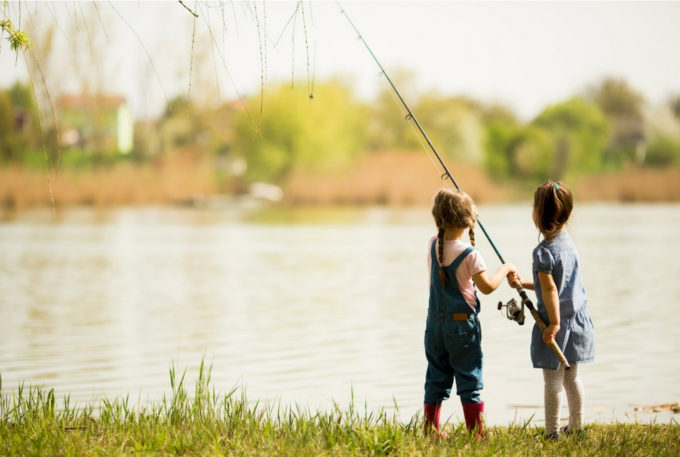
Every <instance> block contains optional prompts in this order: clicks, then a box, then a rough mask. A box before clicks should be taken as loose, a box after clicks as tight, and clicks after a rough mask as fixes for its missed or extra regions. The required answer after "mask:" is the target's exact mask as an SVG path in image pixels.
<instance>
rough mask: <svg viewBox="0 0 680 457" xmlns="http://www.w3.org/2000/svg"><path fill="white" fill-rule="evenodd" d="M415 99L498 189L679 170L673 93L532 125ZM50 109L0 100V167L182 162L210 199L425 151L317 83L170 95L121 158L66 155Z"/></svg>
mask: <svg viewBox="0 0 680 457" xmlns="http://www.w3.org/2000/svg"><path fill="white" fill-rule="evenodd" d="M402 79H403V78H402ZM407 79H408V78H407ZM402 83H403V85H404V86H408V83H409V81H408V80H403V81H400V82H398V84H402ZM51 98H53V99H54V98H55V97H54V96H53V97H51ZM414 98H415V99H413V100H410V103H411V106H410V107H411V110H412V111H413V113H414V114H415V115H416V116H417V118H418V121H419V122H420V124H421V125H422V126H423V127H424V129H425V131H426V132H427V134H428V136H429V137H430V139H431V140H432V143H433V144H434V145H435V147H436V148H437V150H438V151H439V153H440V154H441V155H442V156H443V157H444V158H445V159H450V160H452V161H456V162H468V163H469V164H473V165H475V166H478V167H480V168H483V169H484V170H485V171H486V172H487V173H488V174H489V175H490V176H491V177H492V178H493V179H494V180H496V181H501V182H502V181H508V182H523V183H527V184H529V183H530V184H533V183H535V182H540V181H542V180H545V179H547V178H553V179H571V180H573V179H576V178H578V177H581V176H584V175H588V174H593V173H603V172H608V173H611V172H617V171H620V170H630V169H631V168H635V169H650V168H668V167H678V168H680V95H679V96H675V97H670V98H669V99H668V100H667V102H666V103H665V104H664V105H662V106H651V105H650V104H649V103H647V101H646V100H645V99H644V98H643V96H642V95H641V94H640V93H639V92H638V91H636V90H635V88H633V87H631V86H630V85H629V84H627V83H626V81H623V80H620V79H614V78H609V79H604V80H602V81H599V82H597V83H595V84H593V85H592V86H591V87H589V88H587V89H586V90H584V91H583V93H580V94H574V96H573V97H571V98H569V99H566V100H563V101H561V102H559V103H556V104H554V105H551V106H546V107H545V108H544V109H543V110H542V112H540V114H538V116H536V117H535V118H534V119H531V120H529V121H522V120H520V119H519V118H518V116H517V115H516V114H515V113H513V111H512V109H511V108H510V107H507V106H500V105H490V104H486V103H484V102H482V101H479V100H474V99H471V98H467V97H460V96H449V95H445V94H440V93H436V92H426V93H422V94H419V95H417V96H416V97H414ZM44 104H45V103H44V101H43V102H42V105H44ZM38 105H41V103H39V104H38ZM55 105H56V104H55V103H52V104H51V105H50V106H43V107H42V108H41V117H40V119H39V118H38V113H37V111H36V103H35V101H34V92H33V90H32V88H31V86H30V85H27V84H21V83H16V84H14V85H13V86H12V87H10V88H8V89H4V90H0V163H1V164H2V166H3V167H5V168H7V167H20V168H29V169H30V168H34V169H35V168H38V169H44V168H45V165H46V158H47V165H48V168H49V169H50V170H56V169H60V170H68V169H77V170H80V171H81V172H85V171H87V170H90V169H91V170H101V169H106V168H107V167H115V166H118V165H120V164H128V165H130V164H131V165H133V166H160V165H159V164H163V163H167V162H168V161H172V160H181V161H182V167H192V166H199V165H200V166H203V167H205V166H206V164H208V168H209V169H210V170H212V171H211V172H210V175H211V176H210V178H209V179H212V180H214V186H213V187H211V189H213V190H214V191H215V192H223V193H239V192H246V191H247V189H248V188H249V185H250V184H252V183H253V182H267V183H273V184H278V185H282V186H284V187H285V184H286V182H287V180H288V179H289V178H290V177H291V176H292V175H294V174H296V173H298V174H299V173H304V174H314V173H321V174H329V173H335V174H338V173H342V172H344V171H347V170H350V169H351V168H352V167H353V166H354V165H355V164H356V163H357V161H358V160H360V159H361V158H364V157H367V156H370V155H372V154H376V153H382V152H385V151H399V152H400V153H407V152H409V151H413V152H414V153H415V152H416V151H417V152H418V153H419V154H422V151H423V150H424V149H425V150H426V149H427V146H426V145H425V143H424V142H423V140H422V138H421V137H420V135H419V134H418V133H417V131H416V130H415V128H414V127H413V125H412V122H411V121H408V120H407V119H406V117H405V113H404V110H403V108H402V107H401V105H400V104H399V103H398V101H396V100H395V96H394V94H393V93H392V92H391V90H390V89H389V88H386V89H385V90H384V92H383V93H381V94H379V96H378V97H377V98H376V99H375V100H374V101H372V102H365V101H360V100H359V99H358V98H357V97H356V96H355V95H354V94H353V92H352V89H351V84H348V83H346V82H343V81H341V80H337V79H334V80H328V81H324V82H317V83H316V84H315V87H314V91H313V94H312V93H310V91H309V85H308V84H305V82H301V83H299V84H291V83H286V84H273V85H269V86H265V87H264V89H263V91H262V92H261V93H259V94H256V95H255V96H253V97H251V98H249V99H243V100H236V101H233V102H229V103H225V104H222V105H220V106H215V105H214V104H207V103H206V104H198V103H196V102H194V101H192V100H190V99H189V100H187V98H186V97H185V96H179V97H177V98H174V99H172V100H170V101H169V102H168V103H167V106H166V108H165V110H164V112H163V113H162V115H160V116H159V117H158V118H157V119H153V120H146V121H137V122H136V123H135V125H134V144H133V148H132V150H131V152H129V153H126V154H121V153H120V152H117V151H115V149H112V148H110V147H107V146H106V144H105V143H104V142H102V141H97V138H96V135H93V136H92V138H89V139H88V138H85V140H84V141H80V142H78V144H76V145H73V144H69V145H66V144H65V143H64V142H63V141H61V140H60V132H59V125H60V113H59V112H58V106H56V107H55ZM41 129H42V132H41ZM43 144H44V148H43ZM375 173H376V174H380V173H381V170H375Z"/></svg>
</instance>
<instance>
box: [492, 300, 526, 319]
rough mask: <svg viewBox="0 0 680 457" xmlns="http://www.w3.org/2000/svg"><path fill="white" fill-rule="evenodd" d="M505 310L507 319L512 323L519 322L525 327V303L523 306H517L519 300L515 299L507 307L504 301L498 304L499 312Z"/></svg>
mask: <svg viewBox="0 0 680 457" xmlns="http://www.w3.org/2000/svg"><path fill="white" fill-rule="evenodd" d="M502 308H505V317H507V318H508V319H509V320H511V321H515V322H517V323H518V324H519V325H524V303H522V306H521V307H519V306H517V300H515V299H514V298H513V299H511V300H510V301H508V302H507V303H506V304H505V305H504V304H503V302H502V301H499V302H498V310H499V311H500V310H501V309H502Z"/></svg>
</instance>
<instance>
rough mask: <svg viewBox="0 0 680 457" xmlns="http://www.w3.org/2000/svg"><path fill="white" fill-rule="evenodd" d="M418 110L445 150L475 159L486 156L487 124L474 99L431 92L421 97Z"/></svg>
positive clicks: (441, 150) (479, 160)
mask: <svg viewBox="0 0 680 457" xmlns="http://www.w3.org/2000/svg"><path fill="white" fill-rule="evenodd" d="M415 111H416V112H417V113H418V114H417V116H418V121H419V122H420V123H421V125H424V126H427V135H428V137H429V138H430V140H431V141H432V143H433V144H434V145H435V147H436V148H437V149H438V150H439V151H440V153H441V154H443V155H448V156H449V157H455V158H458V159H463V160H468V161H471V162H481V161H482V160H483V156H484V153H483V136H484V135H483V127H482V124H481V122H480V119H479V115H478V113H477V111H478V110H477V107H476V105H475V103H474V102H472V101H471V100H468V99H465V98H462V97H445V96H441V95H439V94H437V93H429V94H426V95H424V96H423V97H421V99H420V101H419V102H418V105H416V107H415Z"/></svg>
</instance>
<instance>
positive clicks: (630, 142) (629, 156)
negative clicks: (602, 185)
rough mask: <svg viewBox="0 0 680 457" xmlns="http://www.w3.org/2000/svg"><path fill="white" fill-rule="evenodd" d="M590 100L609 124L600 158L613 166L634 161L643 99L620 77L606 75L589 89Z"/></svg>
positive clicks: (640, 132) (640, 137) (640, 134)
mask: <svg viewBox="0 0 680 457" xmlns="http://www.w3.org/2000/svg"><path fill="white" fill-rule="evenodd" d="M589 96H590V99H592V100H593V101H594V102H595V103H596V104H597V105H598V106H599V107H600V109H601V110H602V111H603V112H604V114H605V116H606V117H607V120H608V121H609V124H610V125H611V136H610V139H609V142H608V144H607V145H606V147H605V149H604V151H603V160H604V161H605V162H606V163H608V164H610V165H614V166H620V165H622V164H625V163H626V162H631V161H633V160H635V154H636V150H637V149H638V147H639V145H640V144H641V142H642V140H643V138H644V127H645V126H644V120H643V117H642V105H643V103H644V98H643V97H642V95H641V94H639V93H638V92H637V91H636V90H634V89H633V88H631V87H630V86H629V85H628V83H626V82H625V81H624V80H622V79H615V78H606V79H604V80H603V81H602V82H601V83H600V84H598V85H597V86H595V87H594V88H592V89H591V90H590V93H589Z"/></svg>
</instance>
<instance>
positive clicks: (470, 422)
mask: <svg viewBox="0 0 680 457" xmlns="http://www.w3.org/2000/svg"><path fill="white" fill-rule="evenodd" d="M463 415H464V416H465V427H466V428H467V429H468V431H469V432H470V433H474V434H475V438H477V439H482V438H484V437H485V433H484V402H483V401H482V402H479V403H463Z"/></svg>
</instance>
